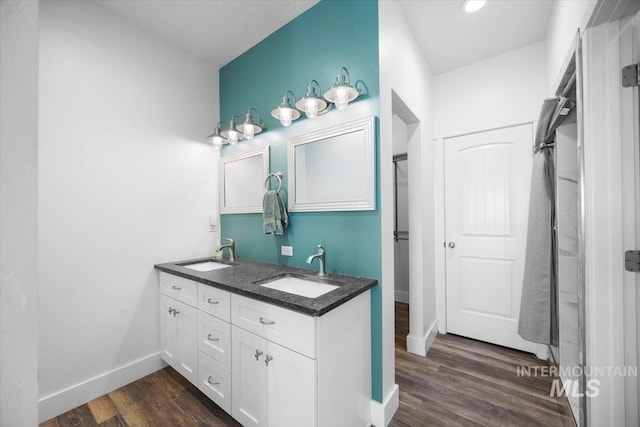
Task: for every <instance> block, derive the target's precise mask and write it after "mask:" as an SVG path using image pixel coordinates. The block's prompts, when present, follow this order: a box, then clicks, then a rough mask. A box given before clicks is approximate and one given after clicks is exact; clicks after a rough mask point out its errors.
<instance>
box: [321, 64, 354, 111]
mask: <svg viewBox="0 0 640 427" xmlns="http://www.w3.org/2000/svg"><path fill="white" fill-rule="evenodd" d="M359 94H360V93H359V92H358V90H357V89H356V88H354V87H353V86H351V76H350V75H349V71H348V70H347V69H346V68H345V67H342V68H341V69H340V73H339V74H338V75H337V76H336V82H335V83H334V84H333V86H331V89H329V90H328V91H326V92H325V93H324V99H326V100H327V101H329V102H331V103H333V104H335V105H336V109H337V110H339V111H342V110H344V109H346V108H347V106H348V105H349V102H351V101H353V100H354V99H356V98H357V97H358V95H359Z"/></svg>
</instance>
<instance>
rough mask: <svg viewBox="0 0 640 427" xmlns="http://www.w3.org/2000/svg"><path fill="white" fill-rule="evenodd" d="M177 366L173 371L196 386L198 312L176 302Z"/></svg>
mask: <svg viewBox="0 0 640 427" xmlns="http://www.w3.org/2000/svg"><path fill="white" fill-rule="evenodd" d="M176 303H177V304H178V305H177V307H178V308H177V312H175V318H176V323H177V325H176V328H177V329H178V365H177V366H176V367H175V369H176V370H177V371H178V372H180V373H181V374H182V376H184V377H185V378H186V379H188V380H189V381H191V383H192V384H195V385H197V384H198V371H197V369H198V310H196V309H195V308H193V307H190V306H188V305H186V304H184V303H181V302H179V301H176Z"/></svg>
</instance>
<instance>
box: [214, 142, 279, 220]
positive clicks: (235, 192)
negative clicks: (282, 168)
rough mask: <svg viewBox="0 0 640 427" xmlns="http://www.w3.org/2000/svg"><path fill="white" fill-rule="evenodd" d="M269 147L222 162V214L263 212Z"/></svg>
mask: <svg viewBox="0 0 640 427" xmlns="http://www.w3.org/2000/svg"><path fill="white" fill-rule="evenodd" d="M268 173H269V146H268V145H265V146H264V147H260V148H255V149H252V150H248V151H243V152H240V153H235V154H232V155H230V156H225V157H221V158H220V213H222V214H237V213H258V212H262V196H263V195H264V181H265V179H266V177H267V174H268Z"/></svg>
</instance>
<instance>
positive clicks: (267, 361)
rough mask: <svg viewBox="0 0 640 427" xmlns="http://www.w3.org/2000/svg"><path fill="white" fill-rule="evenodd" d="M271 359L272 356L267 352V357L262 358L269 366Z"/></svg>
mask: <svg viewBox="0 0 640 427" xmlns="http://www.w3.org/2000/svg"><path fill="white" fill-rule="evenodd" d="M272 360H273V357H271V355H270V354H267V357H265V358H264V364H265V365H267V366H269V362H271V361H272Z"/></svg>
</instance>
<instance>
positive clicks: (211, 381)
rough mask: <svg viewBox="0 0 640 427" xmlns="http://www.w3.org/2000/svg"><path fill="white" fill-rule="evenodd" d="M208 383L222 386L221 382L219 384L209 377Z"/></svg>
mask: <svg viewBox="0 0 640 427" xmlns="http://www.w3.org/2000/svg"><path fill="white" fill-rule="evenodd" d="M207 382H208V383H209V384H211V385H218V384H220V381H218V382H216V381H213V378H211V376H209V378H207Z"/></svg>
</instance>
